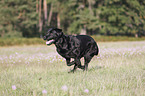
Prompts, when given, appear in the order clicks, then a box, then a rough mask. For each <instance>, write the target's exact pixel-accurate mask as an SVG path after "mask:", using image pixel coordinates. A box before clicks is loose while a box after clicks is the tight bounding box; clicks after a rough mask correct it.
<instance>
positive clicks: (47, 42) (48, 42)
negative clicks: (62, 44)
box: [46, 40, 54, 44]
mask: <svg viewBox="0 0 145 96" xmlns="http://www.w3.org/2000/svg"><path fill="white" fill-rule="evenodd" d="M53 41H54V40H49V41H46V44H50V43H51V42H53Z"/></svg>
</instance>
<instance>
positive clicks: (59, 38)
mask: <svg viewBox="0 0 145 96" xmlns="http://www.w3.org/2000/svg"><path fill="white" fill-rule="evenodd" d="M43 39H44V40H47V41H46V44H47V45H51V44H55V46H56V48H57V52H58V53H59V54H60V55H61V56H62V57H64V58H65V59H66V63H67V66H71V65H74V68H73V70H71V71H72V72H74V71H75V70H76V69H77V68H81V69H83V70H87V68H88V63H89V62H90V61H91V59H92V58H93V56H94V55H98V52H99V50H98V46H97V44H96V42H95V41H94V39H93V38H91V37H90V36H87V35H78V36H72V35H64V34H63V32H62V29H58V28H50V29H49V30H48V32H47V33H46V35H45V36H44V38H43ZM82 57H84V60H85V64H84V66H82V65H81V62H80V59H81V58H82ZM71 58H74V61H72V62H70V60H71Z"/></svg>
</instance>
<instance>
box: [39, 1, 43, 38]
mask: <svg viewBox="0 0 145 96" xmlns="http://www.w3.org/2000/svg"><path fill="white" fill-rule="evenodd" d="M41 4H42V0H39V33H40V37H42V33H41V32H42V25H43V21H42V16H41Z"/></svg>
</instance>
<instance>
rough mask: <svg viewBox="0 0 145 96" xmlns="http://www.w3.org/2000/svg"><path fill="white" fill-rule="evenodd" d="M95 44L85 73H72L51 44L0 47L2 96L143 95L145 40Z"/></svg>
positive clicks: (79, 71)
mask: <svg viewBox="0 0 145 96" xmlns="http://www.w3.org/2000/svg"><path fill="white" fill-rule="evenodd" d="M98 44H99V48H100V53H99V55H98V56H96V57H94V58H93V59H92V61H91V62H90V64H89V69H88V71H87V72H83V71H82V70H77V71H76V72H75V73H68V71H69V70H70V69H71V68H73V66H72V67H68V66H66V63H65V60H64V59H63V58H62V57H61V56H59V55H58V54H57V52H56V51H55V46H54V45H52V46H49V47H47V46H46V45H30V46H13V47H1V48H0V94H1V96H145V59H144V58H145V41H134V42H106V43H98ZM82 62H83V60H82ZM13 85H14V86H16V90H13V89H12V86H13ZM62 86H67V88H68V90H67V89H65V88H64V89H62ZM86 89H88V90H89V92H85V90H86ZM44 90H46V91H47V93H46V94H43V93H42V91H44Z"/></svg>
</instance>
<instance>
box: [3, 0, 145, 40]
mask: <svg viewBox="0 0 145 96" xmlns="http://www.w3.org/2000/svg"><path fill="white" fill-rule="evenodd" d="M144 10H145V0H1V1H0V37H41V36H42V35H43V34H44V33H45V32H46V31H47V29H48V28H49V27H58V28H62V29H63V31H64V33H66V34H90V35H92V34H100V35H126V36H136V37H138V36H143V35H145V11H144Z"/></svg>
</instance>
